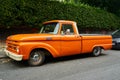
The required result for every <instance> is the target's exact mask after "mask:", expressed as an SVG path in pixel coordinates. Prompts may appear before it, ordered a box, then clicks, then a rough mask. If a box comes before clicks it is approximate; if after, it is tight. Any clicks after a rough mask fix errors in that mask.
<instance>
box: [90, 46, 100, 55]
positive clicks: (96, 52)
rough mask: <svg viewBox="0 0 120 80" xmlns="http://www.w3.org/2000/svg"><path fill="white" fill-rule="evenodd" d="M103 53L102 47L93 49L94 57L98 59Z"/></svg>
mask: <svg viewBox="0 0 120 80" xmlns="http://www.w3.org/2000/svg"><path fill="white" fill-rule="evenodd" d="M101 52H102V49H101V47H95V48H94V49H93V51H92V55H93V56H95V57H97V56H99V55H100V54H101Z"/></svg>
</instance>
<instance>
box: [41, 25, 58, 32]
mask: <svg viewBox="0 0 120 80" xmlns="http://www.w3.org/2000/svg"><path fill="white" fill-rule="evenodd" d="M58 30H59V23H47V24H44V25H43V26H42V28H41V30H40V33H47V34H48V33H49V34H57V33H58Z"/></svg>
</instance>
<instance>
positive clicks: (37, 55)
mask: <svg viewBox="0 0 120 80" xmlns="http://www.w3.org/2000/svg"><path fill="white" fill-rule="evenodd" d="M41 59H42V57H41V55H40V53H39V52H35V53H33V54H32V55H31V57H30V60H31V61H32V62H34V63H38V62H40V61H41Z"/></svg>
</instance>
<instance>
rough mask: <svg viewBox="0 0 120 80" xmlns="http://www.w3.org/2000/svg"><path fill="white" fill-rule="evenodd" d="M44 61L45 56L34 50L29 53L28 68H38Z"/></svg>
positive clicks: (41, 52)
mask: <svg viewBox="0 0 120 80" xmlns="http://www.w3.org/2000/svg"><path fill="white" fill-rule="evenodd" d="M44 61H45V54H44V52H43V51H41V50H34V51H32V52H31V54H30V57H29V60H28V64H29V65H30V66H39V65H42V64H43V62H44Z"/></svg>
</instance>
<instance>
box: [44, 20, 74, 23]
mask: <svg viewBox="0 0 120 80" xmlns="http://www.w3.org/2000/svg"><path fill="white" fill-rule="evenodd" d="M52 22H62V23H75V21H70V20H51V21H46V22H44V23H43V24H47V23H52Z"/></svg>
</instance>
